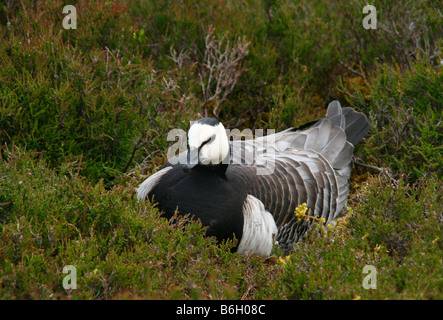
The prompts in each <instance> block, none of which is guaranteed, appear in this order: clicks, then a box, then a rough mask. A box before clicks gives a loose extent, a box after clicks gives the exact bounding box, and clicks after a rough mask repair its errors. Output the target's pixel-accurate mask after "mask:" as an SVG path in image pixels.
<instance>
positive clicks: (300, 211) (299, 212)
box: [295, 203, 308, 221]
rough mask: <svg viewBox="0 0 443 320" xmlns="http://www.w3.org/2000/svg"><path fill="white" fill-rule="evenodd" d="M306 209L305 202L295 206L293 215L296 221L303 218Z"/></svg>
mask: <svg viewBox="0 0 443 320" xmlns="http://www.w3.org/2000/svg"><path fill="white" fill-rule="evenodd" d="M306 211H308V207H307V206H306V203H302V204H301V205H299V206H298V207H297V208H295V216H296V217H297V221H301V220H302V219H304V218H305V215H306Z"/></svg>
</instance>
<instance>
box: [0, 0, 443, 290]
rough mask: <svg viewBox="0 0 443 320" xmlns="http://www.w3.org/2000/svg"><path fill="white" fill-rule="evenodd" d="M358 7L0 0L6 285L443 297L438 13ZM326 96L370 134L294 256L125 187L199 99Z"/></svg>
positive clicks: (308, 117)
mask: <svg viewBox="0 0 443 320" xmlns="http://www.w3.org/2000/svg"><path fill="white" fill-rule="evenodd" d="M65 5H73V6H74V7H75V8H76V11H77V14H78V17H77V29H64V28H63V23H62V21H63V18H64V16H65V15H64V14H63V7H64V6H65ZM364 5H366V3H363V2H359V1H352V2H343V1H336V0H329V1H305V0H303V1H296V2H294V1H286V0H262V1H225V0H217V1H209V2H208V1H201V0H193V1H185V2H183V1H163V0H161V1H148V0H143V1H133V0H125V1H114V0H110V1H109V0H106V1H105V0H98V1H94V2H93V4H92V2H89V1H72V2H69V3H68V2H67V1H46V0H44V1H38V2H37V1H15V0H12V1H3V2H1V3H0V298H1V299H153V298H157V299H172V298H175V299H386V298H387V299H441V298H442V292H443V287H442V280H441V279H442V274H441V259H442V234H441V227H442V221H443V218H442V212H443V210H442V206H441V202H442V199H441V197H442V190H441V184H442V180H441V179H442V176H441V172H442V157H441V154H442V125H441V119H442V110H443V97H442V92H443V87H442V84H443V81H442V80H443V79H442V61H443V56H442V45H443V43H442V34H443V29H442V28H443V25H442V24H441V17H442V9H441V6H440V4H439V2H438V1H415V0H408V1H403V2H398V1H388V0H383V1H377V3H374V6H375V8H376V9H377V15H376V17H377V28H376V29H369V30H368V29H365V28H364V27H363V25H362V20H363V18H364V17H365V14H364V13H363V11H362V9H363V6H364ZM333 99H339V100H340V101H341V103H342V105H343V106H344V107H347V106H350V107H353V108H355V109H357V110H358V111H361V112H363V113H365V114H366V115H367V116H368V119H369V120H370V121H371V124H372V128H371V131H370V132H369V134H368V136H367V137H366V138H365V139H364V140H363V141H362V143H361V144H359V145H358V146H357V147H356V149H355V155H356V156H355V159H354V160H355V166H354V168H353V170H354V171H353V175H352V178H351V193H350V197H349V201H348V204H347V207H346V209H345V210H344V212H343V213H342V215H341V216H340V219H339V220H338V221H337V222H336V224H335V225H334V224H331V225H330V226H325V225H323V224H322V221H315V219H314V220H313V219H310V217H309V214H304V215H303V214H302V213H303V210H302V209H303V208H299V211H300V213H299V216H300V219H310V220H312V221H311V222H312V228H311V231H310V232H309V233H308V234H307V236H306V237H305V238H304V239H303V240H302V241H300V242H299V243H297V244H296V246H295V247H294V251H293V252H292V253H291V254H290V255H288V256H285V255H284V254H283V253H282V251H281V250H280V249H279V247H278V246H277V247H276V248H275V251H274V255H273V256H272V257H270V258H269V259H266V260H263V259H261V258H257V257H247V258H245V257H241V256H239V255H237V254H235V253H233V252H231V248H233V246H234V242H228V243H222V244H216V242H215V240H214V239H212V238H206V237H204V236H203V235H204V232H205V230H204V228H203V227H202V226H201V224H200V223H199V222H196V221H192V220H191V219H189V217H184V218H179V217H176V218H175V219H174V220H173V221H170V222H168V221H166V220H165V219H163V218H161V217H160V213H159V212H158V210H157V208H156V206H155V204H154V203H150V202H149V201H148V202H144V203H138V202H137V201H136V200H135V188H136V187H137V186H138V185H139V184H140V183H141V182H142V181H143V179H144V178H146V177H147V176H148V175H150V174H152V173H154V172H156V170H158V168H159V167H160V166H161V165H162V164H163V163H164V161H165V160H166V156H167V150H168V148H169V147H170V145H171V143H174V141H168V140H167V135H168V133H169V132H170V131H171V130H172V129H181V130H186V129H187V128H188V126H189V121H190V120H196V119H198V118H199V117H202V116H204V115H205V113H207V114H208V115H209V116H211V115H212V116H216V117H217V118H218V119H219V120H220V121H222V122H223V123H224V124H225V126H226V128H227V129H233V128H237V129H240V130H243V129H245V128H249V129H251V130H255V129H275V130H276V131H280V130H283V129H286V128H288V127H290V126H298V125H302V124H304V123H307V122H310V121H313V120H316V119H318V118H320V117H322V116H323V115H324V113H325V106H326V105H327V104H328V103H329V102H330V101H331V100H333ZM367 265H369V266H372V267H371V268H375V269H371V270H376V272H377V280H376V285H377V286H376V289H368V288H365V287H364V286H363V284H364V281H365V277H366V276H368V275H369V274H366V273H364V272H363V270H365V267H366V266H367ZM66 266H74V267H75V268H76V272H77V288H75V289H72V288H71V289H66V288H65V287H64V285H63V283H64V282H63V280H64V279H65V277H66V276H67V274H66V273H63V270H64V268H65V267H66Z"/></svg>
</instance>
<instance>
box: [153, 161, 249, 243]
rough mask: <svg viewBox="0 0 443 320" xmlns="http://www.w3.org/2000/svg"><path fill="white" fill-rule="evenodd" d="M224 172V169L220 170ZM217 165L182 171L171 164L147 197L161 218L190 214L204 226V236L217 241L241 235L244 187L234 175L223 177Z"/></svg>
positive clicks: (179, 166) (237, 237)
mask: <svg viewBox="0 0 443 320" xmlns="http://www.w3.org/2000/svg"><path fill="white" fill-rule="evenodd" d="M224 169H226V168H224ZM224 169H223V168H219V167H218V166H200V165H197V166H195V167H194V168H193V169H192V170H191V171H190V172H187V173H186V172H184V171H183V169H182V166H181V165H174V166H173V167H172V170H169V171H168V172H167V173H166V174H165V175H164V176H163V177H162V178H161V180H160V181H159V183H158V184H157V185H156V186H155V187H154V188H153V189H152V191H151V192H150V193H149V194H148V197H149V198H150V199H152V197H154V202H156V203H158V208H159V209H160V210H161V211H162V212H163V216H164V217H166V218H168V219H170V218H171V217H172V216H173V215H174V213H175V212H176V210H177V212H178V214H180V215H184V214H190V215H191V216H192V217H193V218H194V219H199V220H200V221H201V222H202V224H203V226H207V227H208V229H207V230H206V235H208V236H215V237H216V238H217V240H218V241H222V240H225V239H232V238H233V236H234V235H235V238H236V239H238V240H240V239H241V236H242V233H243V210H242V209H243V203H244V201H245V199H246V196H247V192H246V187H247V186H246V185H244V182H243V181H241V180H238V179H236V178H235V176H229V174H228V177H227V176H226V175H225V170H224Z"/></svg>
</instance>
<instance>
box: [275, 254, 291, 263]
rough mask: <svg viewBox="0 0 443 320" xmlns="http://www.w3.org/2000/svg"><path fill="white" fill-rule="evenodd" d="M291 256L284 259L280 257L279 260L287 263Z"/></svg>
mask: <svg viewBox="0 0 443 320" xmlns="http://www.w3.org/2000/svg"><path fill="white" fill-rule="evenodd" d="M290 258H291V256H289V255H288V256H286V257H285V258H284V259H283V258H282V257H278V261H280V262H281V263H282V264H287V263H288V262H289V259H290Z"/></svg>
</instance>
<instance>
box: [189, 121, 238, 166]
mask: <svg viewBox="0 0 443 320" xmlns="http://www.w3.org/2000/svg"><path fill="white" fill-rule="evenodd" d="M188 143H189V148H191V149H194V148H195V149H199V148H200V154H199V159H200V163H201V164H205V165H208V164H219V163H221V162H222V161H223V159H225V158H226V157H227V156H228V155H229V141H228V136H227V135H226V130H225V127H224V126H223V124H222V123H219V124H218V125H215V126H212V125H209V124H201V123H198V122H196V123H194V124H193V125H192V126H191V128H190V129H189V132H188ZM203 144H204V145H203ZM202 145H203V146H202Z"/></svg>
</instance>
